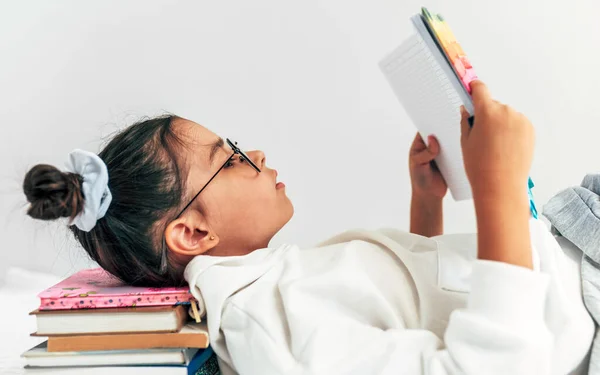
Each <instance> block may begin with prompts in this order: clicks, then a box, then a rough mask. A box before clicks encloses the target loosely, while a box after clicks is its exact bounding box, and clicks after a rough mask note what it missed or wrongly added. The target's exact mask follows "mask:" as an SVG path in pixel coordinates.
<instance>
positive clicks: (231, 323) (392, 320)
mask: <svg viewBox="0 0 600 375" xmlns="http://www.w3.org/2000/svg"><path fill="white" fill-rule="evenodd" d="M531 235H532V244H533V247H534V252H535V253H536V254H538V255H539V259H535V258H537V257H534V263H537V265H536V270H534V271H532V270H529V269H526V268H522V267H517V266H512V265H509V264H505V263H500V262H493V261H484V260H477V259H476V252H477V250H476V235H447V236H439V237H435V238H426V237H422V236H418V235H414V234H410V233H406V232H401V231H397V230H382V231H351V232H347V233H343V234H341V235H339V236H337V237H335V238H333V239H331V240H329V241H327V242H326V243H324V244H322V245H321V246H319V247H315V248H310V249H300V248H298V247H297V246H290V245H284V246H280V247H278V248H267V249H261V250H256V251H254V252H253V253H251V254H248V255H246V256H241V257H211V256H198V257H196V258H194V259H193V260H192V261H191V263H190V264H189V265H188V266H187V268H186V270H185V278H186V280H187V281H188V282H189V284H190V287H191V291H192V293H193V294H194V296H195V297H196V298H198V300H200V301H201V302H202V303H201V307H203V310H204V311H205V312H206V314H207V323H208V328H209V333H210V339H211V345H212V346H213V348H214V350H215V352H216V353H217V355H218V356H219V361H220V365H221V370H222V372H223V374H224V375H228V374H235V373H239V374H244V375H245V374H249V375H254V374H256V375H268V374H361V375H363V374H407V375H413V374H414V375H417V374H431V375H434V374H435V375H442V374H478V375H481V374H502V375H506V374H512V375H517V374H527V375H532V374H535V375H543V374H561V375H562V374H569V373H572V374H584V373H586V371H585V369H586V366H587V363H586V359H587V353H588V351H589V348H590V345H591V342H592V338H593V334H594V324H593V321H592V319H591V318H590V316H589V314H588V313H587V311H586V309H585V307H584V305H583V301H582V298H581V286H580V280H579V272H578V269H577V261H578V260H577V259H573V258H569V257H567V256H565V254H564V253H563V251H562V250H561V248H560V246H559V245H558V244H557V242H556V241H555V239H554V238H553V236H552V235H551V234H550V233H549V232H548V231H547V230H546V228H545V227H544V225H543V223H541V222H540V221H537V220H532V221H531ZM202 305H203V306H202Z"/></svg>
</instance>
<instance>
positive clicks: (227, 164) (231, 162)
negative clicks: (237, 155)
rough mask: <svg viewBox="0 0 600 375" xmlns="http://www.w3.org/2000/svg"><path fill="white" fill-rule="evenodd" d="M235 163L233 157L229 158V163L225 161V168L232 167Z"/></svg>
mask: <svg viewBox="0 0 600 375" xmlns="http://www.w3.org/2000/svg"><path fill="white" fill-rule="evenodd" d="M233 165H234V163H233V159H229V160H227V163H225V167H224V168H231V167H233Z"/></svg>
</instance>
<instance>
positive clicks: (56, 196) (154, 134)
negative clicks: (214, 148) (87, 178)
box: [23, 115, 185, 286]
mask: <svg viewBox="0 0 600 375" xmlns="http://www.w3.org/2000/svg"><path fill="white" fill-rule="evenodd" d="M176 118H177V117H176V116H173V115H164V116H160V117H156V118H152V119H146V120H143V121H140V122H138V123H136V124H134V125H131V126H130V127H128V128H126V129H124V130H123V131H121V132H119V133H118V134H117V135H116V136H115V137H114V138H113V139H112V140H110V142H109V143H108V144H107V145H106V147H104V149H103V150H102V151H101V152H100V154H99V155H98V156H99V157H100V158H101V159H102V160H103V161H104V163H106V166H107V168H108V175H109V182H108V186H109V189H110V191H111V194H112V202H111V204H110V206H109V208H108V211H107V212H106V214H105V216H104V217H103V218H101V219H100V220H98V222H97V223H96V225H95V226H94V228H92V230H90V231H89V232H84V231H82V230H80V229H78V228H77V227H76V226H75V225H71V226H70V227H69V228H70V229H71V231H72V232H73V234H74V235H75V238H76V239H77V240H78V241H79V242H80V243H81V245H82V246H83V248H84V249H85V251H86V252H87V253H88V254H89V256H90V257H91V258H92V259H93V260H94V261H96V262H97V263H98V264H99V265H100V266H101V267H102V268H104V269H105V270H106V271H108V272H110V273H111V274H113V275H114V276H116V277H118V278H119V279H121V280H122V281H124V282H126V283H128V284H131V285H144V286H179V285H183V284H184V280H183V277H182V273H181V270H178V269H177V268H176V267H174V266H172V265H171V264H168V267H167V270H166V272H164V273H161V272H160V264H161V259H162V251H163V246H164V243H163V232H164V229H165V227H166V225H167V224H168V223H167V222H165V221H164V218H165V217H168V214H169V213H170V212H171V211H173V212H175V211H176V209H177V208H178V207H179V206H180V205H181V202H182V198H183V194H184V193H183V192H184V191H185V186H184V180H183V178H181V177H182V176H183V175H185V173H184V171H182V168H183V164H184V163H181V162H180V160H181V159H180V157H179V156H178V153H177V150H178V148H179V149H180V148H181V147H182V146H185V145H184V142H183V141H182V140H181V138H179V137H178V136H177V135H176V134H175V132H174V130H173V120H174V119H176ZM82 182H83V179H82V177H81V176H80V175H78V174H73V173H65V172H61V171H59V170H58V169H56V168H55V167H53V166H50V165H45V164H39V165H36V166H35V167H33V168H32V169H31V170H30V171H29V172H28V173H27V175H26V176H25V180H24V182H23V190H24V192H25V195H26V197H27V200H28V201H29V202H30V203H31V205H30V207H29V209H28V211H27V213H28V215H29V216H31V217H33V218H36V219H41V220H53V219H58V218H61V217H69V218H71V219H72V218H74V217H75V216H76V215H77V214H78V213H79V212H81V210H82V208H83V202H84V199H85V197H84V196H83V195H82V192H81V184H82ZM167 259H168V258H167Z"/></svg>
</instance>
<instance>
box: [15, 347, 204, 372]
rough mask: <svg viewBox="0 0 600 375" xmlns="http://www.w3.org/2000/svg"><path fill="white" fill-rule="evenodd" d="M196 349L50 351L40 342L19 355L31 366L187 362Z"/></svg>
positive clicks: (182, 363) (181, 363)
mask: <svg viewBox="0 0 600 375" xmlns="http://www.w3.org/2000/svg"><path fill="white" fill-rule="evenodd" d="M197 352H198V349H195V348H166V349H145V350H107V351H93V352H58V353H57V352H53V353H52V352H48V350H47V342H43V343H41V344H39V345H37V346H36V347H34V348H32V349H30V350H28V351H27V352H25V353H23V355H22V357H23V358H25V360H26V363H27V366H30V367H68V366H123V365H187V364H188V363H189V362H190V360H191V359H192V358H193V357H194V356H195V355H196V353H197Z"/></svg>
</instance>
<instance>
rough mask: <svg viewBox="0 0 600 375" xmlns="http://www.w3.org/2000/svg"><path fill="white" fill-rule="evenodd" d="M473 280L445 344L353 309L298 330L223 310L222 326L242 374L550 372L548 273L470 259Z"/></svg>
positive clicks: (296, 325) (285, 320) (285, 321)
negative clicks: (390, 326)
mask: <svg viewBox="0 0 600 375" xmlns="http://www.w3.org/2000/svg"><path fill="white" fill-rule="evenodd" d="M472 277H473V279H472V281H473V286H472V290H471V294H470V295H469V299H468V303H467V306H466V307H465V308H464V309H460V310H455V311H454V312H453V313H452V314H451V316H450V320H449V323H448V326H447V329H446V333H445V337H444V342H442V340H440V339H439V338H438V337H437V336H435V335H434V334H433V333H432V332H430V331H426V330H415V329H404V330H401V329H393V330H382V329H379V328H377V327H376V325H374V324H369V322H365V321H362V320H361V319H357V318H356V316H355V315H353V314H352V311H346V312H340V311H337V312H336V313H329V314H324V315H320V316H318V317H315V316H312V317H310V316H307V317H306V318H307V319H309V320H310V324H305V323H304V325H303V323H302V322H301V321H300V320H296V321H292V320H290V319H289V316H287V315H286V314H281V318H280V319H281V322H280V329H278V330H279V331H280V332H273V330H272V329H271V330H270V331H269V330H267V329H265V328H264V327H263V325H262V324H261V323H259V321H257V320H256V319H253V318H252V317H251V316H249V315H248V314H247V313H246V312H245V311H243V310H242V309H241V308H238V307H237V306H235V305H228V307H227V309H226V310H227V311H225V312H224V316H225V315H228V316H227V318H224V319H223V324H222V325H221V329H222V331H223V334H224V337H225V340H226V342H227V348H228V351H229V353H230V355H231V358H232V362H233V364H234V366H235V369H236V371H237V372H238V373H239V374H242V375H246V374H247V375H258V374H261V375H264V374H357V375H358V374H361V375H362V374H408V375H411V374H414V375H417V374H427V375H450V374H453V375H456V374H477V375H480V374H488V375H494V374H502V375H505V374H513V375H519V374H523V375H525V374H527V375H530V374H536V375H544V374H549V373H550V370H551V366H550V363H551V361H550V357H551V352H552V335H551V333H550V331H549V330H548V329H547V327H546V325H545V323H544V304H545V299H546V294H547V288H548V275H546V274H541V273H538V272H533V271H531V270H528V269H525V268H522V267H517V266H512V265H509V264H505V263H499V262H492V261H476V262H475V263H474V268H473V274H472ZM307 311H310V310H308V309H307ZM294 335H297V336H302V339H299V338H298V337H294ZM282 338H283V339H282Z"/></svg>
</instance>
